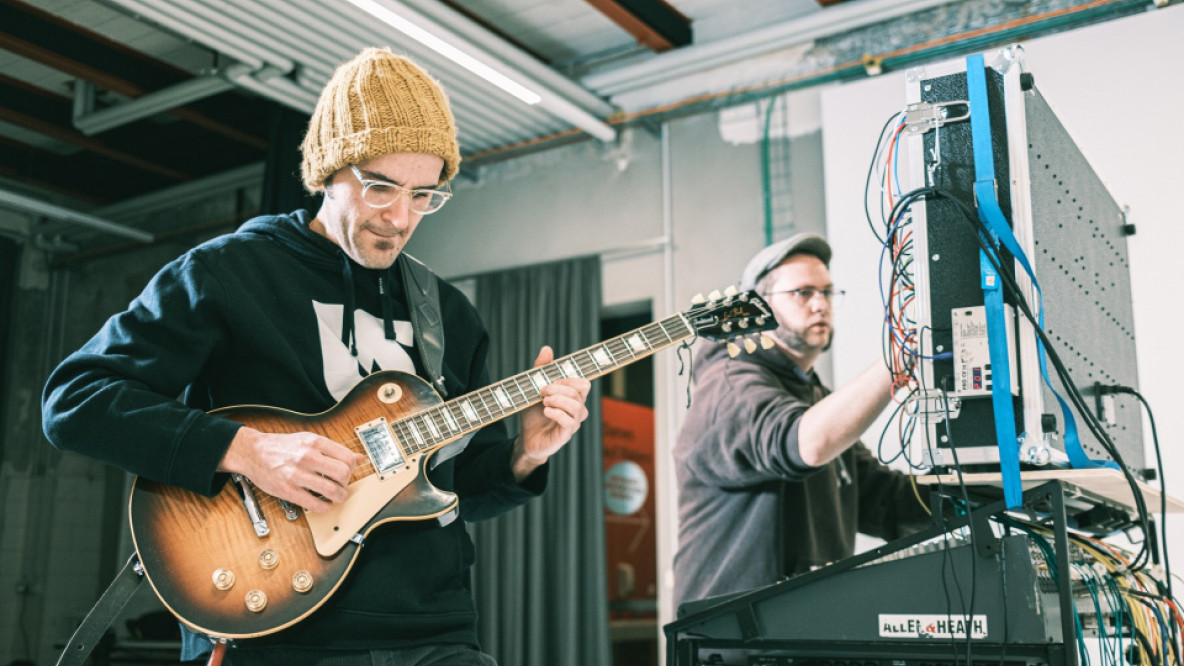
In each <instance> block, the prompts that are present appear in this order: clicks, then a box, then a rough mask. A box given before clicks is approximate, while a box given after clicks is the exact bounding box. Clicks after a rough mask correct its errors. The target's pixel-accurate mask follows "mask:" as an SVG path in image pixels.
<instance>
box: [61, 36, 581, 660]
mask: <svg viewBox="0 0 1184 666" xmlns="http://www.w3.org/2000/svg"><path fill="white" fill-rule="evenodd" d="M301 149H302V153H303V164H302V176H303V181H304V185H305V187H306V188H307V189H308V191H309V192H312V193H317V192H323V193H324V200H323V204H322V205H321V207H320V209H319V210H318V211H317V213H316V214H315V215H312V214H310V213H309V212H308V211H304V210H298V211H295V212H293V213H290V214H286V215H270V216H264V217H258V218H255V219H253V220H249V221H247V222H246V223H245V224H244V225H243V226H242V227H240V228H239V229H238V231H236V232H235V233H232V234H228V235H225V236H221V237H219V238H215V239H213V240H211V241H209V242H206V243H203V244H202V245H200V246H198V247H196V248H194V249H192V250H190V251H189V252H187V253H185V254H184V255H183V256H181V257H180V258H178V259H176V260H175V261H173V262H172V263H170V264H168V265H167V266H165V267H164V268H163V269H161V271H160V272H159V273H158V274H157V275H156V277H154V278H153V280H152V282H151V283H150V284H149V285H148V286H147V287H146V288H145V289H144V291H143V292H142V293H141V294H140V295H139V296H138V297H137V298H136V299H135V300H134V301H133V302H132V303H131V305H130V306H129V307H128V309H127V310H126V311H124V312H121V313H119V314H116V315H114V316H113V317H111V318H110V319H109V320H108V321H107V323H106V324H105V325H104V326H103V328H102V329H101V330H100V331H99V332H98V333H97V334H96V335H95V336H94V337H93V338H91V340H90V341H88V342H87V343H86V344H85V345H84V346H83V347H82V348H81V349H80V350H79V351H77V352H75V353H73V354H71V355H70V356H69V357H68V358H67V359H66V360H65V361H63V362H62V364H61V365H60V366H58V368H57V369H56V370H55V371H54V372H53V374H52V376H51V377H50V379H49V382H48V384H47V386H46V388H45V394H44V398H43V406H44V410H43V425H44V429H45V433H46V435H47V437H48V438H49V440H50V441H51V442H52V443H53V444H54V445H55V446H58V447H60V448H63V449H68V450H71V451H76V452H79V453H82V454H84V455H88V456H91V457H94V458H97V459H99V460H102V461H104V462H107V463H109V464H112V465H116V466H118V467H121V468H123V469H125V470H128V471H130V472H133V473H135V474H137V475H139V476H140V477H142V478H144V479H149V480H152V481H155V482H157V483H160V484H164V485H167V486H176V487H180V488H185V489H188V490H190V491H192V492H193V493H198V494H200V495H206V496H214V495H216V494H218V493H219V492H220V491H222V489H223V488H224V486H225V484H226V483H227V481H228V478H229V477H230V476H231V474H235V475H239V476H241V477H244V478H245V479H247V480H249V482H250V483H251V484H253V486H254V487H256V488H258V489H259V490H260V491H262V493H266V496H270V498H266V496H263V495H261V496H260V498H261V500H262V499H267V500H268V501H261V504H263V505H264V506H263V509H264V510H266V511H268V512H269V513H268V515H270V516H271V520H272V521H284V520H297V519H298V518H299V517H300V512H301V511H303V512H307V513H308V514H309V515H312V514H317V513H324V512H326V511H328V510H330V509H333V508H335V506H338V505H341V504H343V503H345V502H346V501H347V500H348V499H350V497H351V495H350V494H351V493H356V492H358V491H357V489H356V488H357V487H356V486H355V485H354V481H355V477H354V472H355V471H358V472H359V475H361V476H365V475H371V476H373V475H374V471H373V469H374V467H369V469H368V470H367V469H366V468H367V467H368V466H370V465H374V466H378V465H379V464H380V463H381V464H382V465H383V468H382V472H384V473H385V472H390V473H391V474H394V473H396V472H397V470H399V469H400V468H399V467H398V466H397V465H396V464H395V462H393V461H392V460H390V458H392V457H397V456H399V451H406V452H407V453H406V454H405V455H407V456H409V457H410V456H411V455H412V453H411V452H414V451H415V450H416V449H414V448H409V447H412V446H413V445H415V444H416V442H424V440H425V438H427V437H428V436H429V435H431V433H430V432H428V431H429V430H432V429H436V430H438V431H444V432H449V431H453V430H454V431H457V432H461V431H464V426H465V424H466V423H469V424H471V423H474V422H479V421H480V419H479V418H478V417H477V416H476V415H475V414H472V413H471V412H464V411H463V410H462V411H458V412H454V413H450V414H449V415H448V416H446V417H444V416H442V417H441V418H440V419H439V420H431V419H432V417H428V419H425V420H424V421H423V429H422V431H418V430H417V431H414V432H412V431H411V429H412V428H414V424H412V425H409V426H404V427H405V428H407V429H408V432H403V433H402V434H401V435H400V439H401V441H402V442H403V444H404V447H403V448H399V449H396V447H391V449H389V450H386V449H381V448H379V449H370V453H371V455H370V456H369V457H364V456H363V455H361V454H360V453H356V452H355V450H356V449H360V448H361V447H360V446H358V445H357V444H356V442H355V443H354V445H353V446H354V447H355V448H350V446H347V445H346V444H348V442H346V440H345V439H340V441H337V440H335V439H333V438H330V437H326V436H322V435H320V434H314V433H312V432H285V433H279V434H277V433H273V432H265V431H261V430H257V429H255V428H252V427H249V426H245V425H241V424H239V423H236V422H234V421H231V420H228V419H223V418H221V417H219V416H218V415H216V414H211V413H209V412H210V410H214V409H217V408H221V407H227V406H236V405H266V406H271V407H275V408H280V409H282V410H285V411H287V412H298V413H300V414H321V413H322V412H325V411H326V410H329V409H330V408H333V407H334V405H336V404H337V403H339V402H340V401H342V399H343V398H345V396H346V395H347V394H349V393H350V390H351V388H353V387H354V386H355V385H356V384H358V383H359V382H360V381H361V380H362V379H363V378H365V377H367V376H368V375H370V374H371V373H374V372H376V371H378V370H400V371H403V372H405V373H409V374H414V375H418V376H419V377H420V378H422V379H423V380H424V381H425V382H427V383H429V384H431V385H432V387H433V388H435V389H436V391H437V392H438V393H440V394H442V395H443V396H445V397H448V398H455V397H458V396H462V395H465V394H468V393H471V392H473V391H475V390H477V389H479V388H481V387H484V386H486V385H487V384H488V383H489V377H488V374H487V371H486V368H485V361H486V354H487V350H488V345H489V340H488V336H487V334H486V330H485V327H484V326H483V325H482V323H481V321H480V320H479V319H478V317H477V313H476V310H475V309H474V308H473V306H472V305H471V304H470V303H469V302H468V300H467V299H466V298H465V297H464V296H463V295H462V294H461V292H460V291H458V290H457V289H456V288H455V287H453V286H452V285H450V284H448V283H447V282H445V281H443V280H441V279H439V278H437V277H436V275H435V274H434V273H432V272H431V271H430V270H428V268H427V267H425V266H424V265H423V264H421V263H419V262H418V261H417V260H415V259H414V258H412V257H411V256H410V255H408V254H406V253H405V252H403V248H404V246H405V245H406V243H407V240H408V239H409V238H410V236H411V234H412V233H413V232H414V231H415V229H416V227H417V226H418V225H419V224H420V223H421V222H422V221H423V219H424V218H425V217H426V216H428V215H430V214H432V213H434V212H436V211H437V210H439V209H440V207H441V206H443V205H444V204H445V203H447V202H448V200H449V198H451V196H452V193H451V191H450V189H449V187H448V182H449V181H450V180H451V179H452V178H453V176H455V175H456V173H457V170H458V168H459V164H460V151H459V148H458V144H457V138H456V126H455V123H454V121H453V117H452V112H451V110H450V109H449V106H448V100H447V98H446V97H445V95H444V91H443V90H442V89H441V88H440V85H439V84H438V83H437V82H436V81H435V80H434V79H432V78H431V77H430V76H428V74H427V73H426V72H424V71H423V70H422V69H421V68H420V67H419V66H417V65H416V64H415V63H413V62H411V61H410V60H408V59H406V58H404V57H401V56H398V55H395V54H393V53H392V52H390V51H389V50H386V49H366V50H365V51H363V52H362V53H360V54H359V55H358V56H356V57H355V58H354V59H353V60H351V61H349V62H347V63H344V64H342V65H341V66H340V67H339V68H338V69H337V70H336V72H335V73H334V74H333V76H332V78H331V79H330V80H329V82H328V83H327V84H326V86H325V88H324V90H323V91H322V93H321V96H320V99H319V100H318V102H317V105H316V109H315V111H314V112H313V115H312V118H311V120H310V122H309V126H308V132H307V134H306V136H305V139H304V143H303V145H302V147H301ZM551 360H552V352H551V350H550V349H549V348H546V347H544V348H543V350H542V352H541V353H540V354H539V358H538V361H537V363H538V364H544V363H549V362H550V361H551ZM413 386H414V385H413ZM588 389H589V384H588V381H587V380H586V379H583V378H578V377H572V378H565V379H560V380H558V381H556V382H554V383H552V384H550V385H547V386H545V387H542V388H540V389H539V393H540V394H541V396H542V402H541V403H540V404H536V405H534V406H533V407H529V408H527V409H526V410H525V411H523V412H522V422H521V423H522V432H521V434H519V435H518V436H517V437H512V436H510V435H509V434H508V433H507V431H506V427H505V425H504V424H503V423H501V422H500V421H498V422H494V423H493V424H492V425H488V426H486V427H484V428H483V429H481V430H479V431H478V432H477V433H476V435H475V436H473V437H472V439H471V440H465V439H461V440H459V443H458V445H453V444H449V445H448V446H446V447H444V448H442V449H440V450H439V451H437V452H436V453H435V455H433V456H432V457H431V458H430V460H429V461H428V462H427V463H425V464H424V466H423V470H424V473H426V474H427V477H428V479H429V480H430V481H431V483H432V484H433V485H435V486H436V487H437V488H439V489H440V490H444V491H450V492H454V493H456V494H457V495H459V497H460V503H459V514H460V515H459V517H460V518H461V520H453V521H451V522H447V523H446V524H444V525H441V524H440V523H439V522H437V521H434V520H412V521H402V522H396V523H389V524H386V525H383V526H381V527H379V528H378V529H375V530H373V531H370V532H369V533H368V534H367V535H366V536H365V538H364V547H362V548H361V549H359V550H358V551H357V552H358V554H357V556H356V557H357V559H356V561H354V562H353V565H352V569H351V570H350V572H349V575H348V576H346V577H345V578H344V581H333V580H312V581H309V580H308V576H305V578H303V579H301V578H300V577H299V576H298V575H296V574H299V573H300V572H296V574H291V573H287V569H285V567H290V566H291V563H289V562H287V561H286V560H285V559H284V557H285V555H284V554H283V553H282V552H280V551H278V549H279V548H281V546H280V545H279V544H277V545H276V548H277V553H278V558H279V562H278V566H279V568H277V569H276V571H285V572H286V573H284V575H285V576H288V575H291V576H293V578H292V586H293V587H294V588H296V589H297V592H303V591H305V590H307V589H308V587H307V586H308V585H312V586H314V588H313V589H324V586H329V585H335V584H338V583H340V587H339V588H336V590H335V592H334V593H333V594H332V596H330V597H328V599H327V600H326V601H325V602H324V604H323V605H322V606H320V607H318V608H316V610H315V612H312V614H311V615H308V616H307V617H306V618H302V619H301V621H300V622H299V623H295V624H294V625H293V626H283V627H276V628H275V629H277V630H275V631H273V632H272V633H266V632H263V634H264V635H259V636H252V637H249V638H246V639H242V640H238V641H236V646H235V649H233V650H229V651H228V652H227V655H226V662H225V663H229V664H234V665H235V666H241V665H243V664H248V665H251V664H300V665H312V664H326V665H328V664H332V665H333V666H353V665H363V664H364V665H367V666H368V665H370V664H389V665H392V666H394V665H402V664H408V665H410V664H483V665H486V666H488V665H489V664H492V663H493V660H492V659H491V658H490V657H489V656H487V655H484V654H482V653H481V652H480V650H479V649H478V646H477V635H476V615H477V614H476V609H475V606H474V603H473V599H472V595H471V593H470V589H469V587H470V582H469V571H470V568H471V566H472V564H473V557H474V549H473V544H472V542H471V541H470V539H469V536H468V534H467V532H466V530H465V526H464V524H465V522H466V521H472V520H484V519H487V518H492V517H494V516H497V515H500V514H502V513H504V512H506V511H509V510H510V509H513V508H515V507H517V506H519V505H521V504H523V503H525V502H526V501H528V500H530V499H532V498H533V497H536V496H537V495H538V494H539V493H541V492H542V490H543V488H544V486H545V485H546V480H547V464H546V463H547V460H548V458H549V457H550V456H551V455H553V454H554V453H555V452H556V451H558V450H559V449H560V448H561V447H562V446H563V445H564V444H565V443H566V442H567V441H568V440H569V439H570V438H571V436H572V434H573V433H574V432H575V430H576V429H577V428H579V426H580V423H581V422H582V421H583V420H584V419H585V418H587V415H588V411H587V409H585V406H584V401H585V399H586V397H587V394H588ZM367 395H373V394H371V393H368V394H367ZM377 395H378V397H377V398H374V399H375V400H383V401H384V402H394V401H397V400H398V399H399V396H400V393H399V392H398V391H394V390H385V389H380V390H379V391H378V392H377ZM177 396H180V399H178V398H177ZM465 404H468V403H465ZM486 413H488V411H487V412H486ZM396 415H400V414H398V413H397V412H396ZM467 419H469V420H467ZM359 425H361V424H359ZM372 430H373V429H371V428H368V429H366V430H365V433H359V435H358V436H359V437H363V438H365V437H369V436H370V433H371V432H372ZM323 431H324V430H323ZM341 431H342V434H341V437H343V438H346V437H350V436H351V435H352V434H353V431H352V430H351V429H350V428H342V429H341ZM367 441H369V440H367ZM425 446H426V444H425ZM376 450H377V451H378V453H374V451H376ZM418 450H419V451H424V450H426V449H424V448H420V449H418ZM380 453H381V454H382V455H379V454H380ZM397 462H398V463H402V460H401V459H400V460H399V461H397ZM412 462H414V461H412ZM363 471H364V472H365V474H362V472H363ZM366 487H367V488H373V487H374V486H373V484H371V485H369V486H366ZM276 499H278V500H281V501H283V502H284V503H285V504H284V511H282V512H281V511H280V510H279V509H277V508H276V502H275V500H276ZM352 506H357V505H356V504H354V505H352ZM379 506H380V507H381V506H382V503H379ZM285 514H287V516H285ZM243 515H244V516H245V515H246V513H245V512H244V514H243ZM343 522H344V521H343ZM219 536H220V535H218V534H208V535H197V536H196V537H195V538H196V539H197V541H198V542H199V543H200V542H201V541H202V540H204V539H216V538H218V537H219ZM356 536H357V537H359V538H361V536H362V535H360V534H359V535H356ZM262 544H263V541H262V539H261V540H260V547H262ZM252 556H253V554H252ZM262 557H263V555H262V554H261V555H260V558H261V559H260V565H261V566H263V568H264V569H266V568H267V562H265V560H264V559H262ZM209 566H210V569H211V570H215V568H216V567H221V566H225V565H224V564H222V563H221V562H212V563H210V565H209ZM270 566H272V567H275V566H277V563H276V561H275V560H274V559H272V560H271V561H270ZM247 569H248V570H251V571H254V569H252V568H251V567H249V566H248V567H247ZM218 571H221V570H220V569H219V570H215V571H214V581H213V582H214V583H219V582H221V584H222V587H219V588H218V589H215V586H214V585H212V584H211V581H210V579H209V578H208V577H206V579H205V580H204V582H203V581H185V583H186V584H193V585H205V586H207V587H208V588H209V594H211V595H215V596H216V595H218V594H221V593H222V592H221V590H229V591H232V592H233V593H234V594H236V595H239V596H238V597H236V598H238V599H244V598H245V600H246V609H245V610H241V612H242V613H243V614H244V616H243V617H244V618H249V617H251V616H250V615H249V613H256V614H257V615H259V616H260V617H263V615H261V614H264V613H267V611H268V607H267V606H266V605H264V603H263V602H264V601H265V600H264V599H263V598H260V595H254V596H252V593H251V591H250V590H249V589H242V586H241V585H240V586H239V587H235V586H234V579H233V578H229V577H228V576H223V577H222V578H221V579H219V578H218ZM149 573H150V575H151V571H150V572H149ZM158 573H161V574H163V575H164V576H168V575H169V574H170V573H171V572H158ZM239 573H240V574H245V573H246V571H245V570H241V569H240V572H239ZM306 573H307V572H306ZM301 585H303V587H300V586H301ZM316 585H320V586H322V587H321V588H316V587H315V586H316ZM203 589H204V588H203ZM244 593H246V596H245V597H244V596H243V594H244ZM270 603H271V604H273V605H274V604H277V603H278V600H274V599H273V600H271V601H270ZM179 615H181V616H182V617H184V614H181V613H179ZM189 628H194V627H189ZM196 628H197V629H200V628H201V627H200V626H199V627H196ZM183 638H184V640H183V649H182V659H183V660H190V659H194V658H197V657H200V656H201V655H202V653H204V652H209V651H210V649H211V644H210V641H209V640H208V639H207V638H206V637H204V636H201V635H199V632H196V631H186V632H184V636H183Z"/></svg>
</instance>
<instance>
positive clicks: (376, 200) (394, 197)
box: [349, 164, 452, 215]
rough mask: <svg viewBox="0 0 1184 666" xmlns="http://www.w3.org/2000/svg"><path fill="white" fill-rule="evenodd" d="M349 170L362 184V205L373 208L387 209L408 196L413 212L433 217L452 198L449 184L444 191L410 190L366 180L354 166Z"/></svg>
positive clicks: (382, 182)
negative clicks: (400, 198)
mask: <svg viewBox="0 0 1184 666" xmlns="http://www.w3.org/2000/svg"><path fill="white" fill-rule="evenodd" d="M349 169H350V171H353V172H354V177H355V178H357V179H358V182H360V183H361V184H362V203H364V204H366V205H367V206H370V207H371V208H387V207H389V206H391V205H392V204H394V203H395V202H396V201H398V200H399V197H401V196H403V195H406V196H407V197H408V199H409V200H410V201H411V206H410V207H411V210H412V212H415V213H419V214H420V215H431V214H432V213H434V212H436V211H438V210H440V209H441V208H443V207H444V204H446V203H448V200H449V199H451V198H452V189H451V188H449V187H448V183H447V182H445V183H444V189H443V190H432V189H428V188H426V187H418V188H415V189H410V188H406V187H403V186H402V185H396V184H395V183H392V182H390V181H386V180H372V179H370V178H365V177H364V176H362V172H361V171H358V167H356V166H354V165H352V164H351V165H349Z"/></svg>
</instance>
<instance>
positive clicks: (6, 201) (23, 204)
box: [0, 189, 155, 243]
mask: <svg viewBox="0 0 1184 666" xmlns="http://www.w3.org/2000/svg"><path fill="white" fill-rule="evenodd" d="M0 206H8V207H10V208H15V209H16V210H20V211H24V212H27V213H34V214H36V215H41V216H43V217H48V218H50V219H54V220H60V221H62V222H70V223H72V224H78V225H82V226H84V227H89V228H91V229H95V230H97V231H102V232H104V233H108V234H113V235H115V236H123V237H124V238H130V239H132V240H136V241H140V242H142V243H151V242H152V241H153V240H154V239H155V237H154V236H153V235H152V234H150V233H148V232H146V231H140V230H139V229H133V228H131V227H128V226H124V225H122V224H117V223H115V222H111V221H108V220H104V219H102V218H99V217H95V216H94V215H87V214H86V213H80V212H78V211H76V210H71V209H69V208H64V207H62V206H57V205H54V204H51V203H47V202H44V201H41V200H40V199H34V198H33V197H28V196H25V195H23V194H17V193H16V192H10V191H8V190H3V189H0Z"/></svg>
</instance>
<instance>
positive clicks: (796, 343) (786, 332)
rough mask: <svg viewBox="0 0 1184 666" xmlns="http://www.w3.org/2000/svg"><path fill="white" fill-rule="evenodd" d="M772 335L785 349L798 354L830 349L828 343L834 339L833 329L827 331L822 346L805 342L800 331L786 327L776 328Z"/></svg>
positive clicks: (804, 337)
mask: <svg viewBox="0 0 1184 666" xmlns="http://www.w3.org/2000/svg"><path fill="white" fill-rule="evenodd" d="M773 334H774V335H776V336H777V339H778V340H781V342H783V343H785V346H786V347H789V348H790V349H792V350H793V351H796V352H798V353H810V352H824V351H826V350H828V349H830V343H831V342H832V341H833V340H834V339H835V329H834V328H833V327H831V328H829V329H828V330H827V333H826V341H825V342H823V343H822V344H810V343H809V342H808V341H807V340H806V336H805V335H804V334H803V331H802V330H800V329H792V328H789V327H787V326H778V327H777V330H776V331H775V332H774V333H773Z"/></svg>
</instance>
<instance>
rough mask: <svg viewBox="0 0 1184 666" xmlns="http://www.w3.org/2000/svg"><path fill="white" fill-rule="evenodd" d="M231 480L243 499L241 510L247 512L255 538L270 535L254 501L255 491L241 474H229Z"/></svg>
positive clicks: (269, 528) (257, 504)
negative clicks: (236, 485)
mask: <svg viewBox="0 0 1184 666" xmlns="http://www.w3.org/2000/svg"><path fill="white" fill-rule="evenodd" d="M230 478H231V479H234V482H235V483H236V484H238V491H239V494H240V495H242V498H243V508H244V509H246V510H247V517H248V518H249V519H250V520H251V527H253V528H255V536H257V537H265V536H267V535H268V534H271V527H270V526H268V524H267V519H266V518H264V517H263V511H262V510H260V509H259V502H258V500H256V499H255V491H254V490H252V489H251V481H250V479H248V478H247V477H245V476H243V475H242V474H231V475H230Z"/></svg>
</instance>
